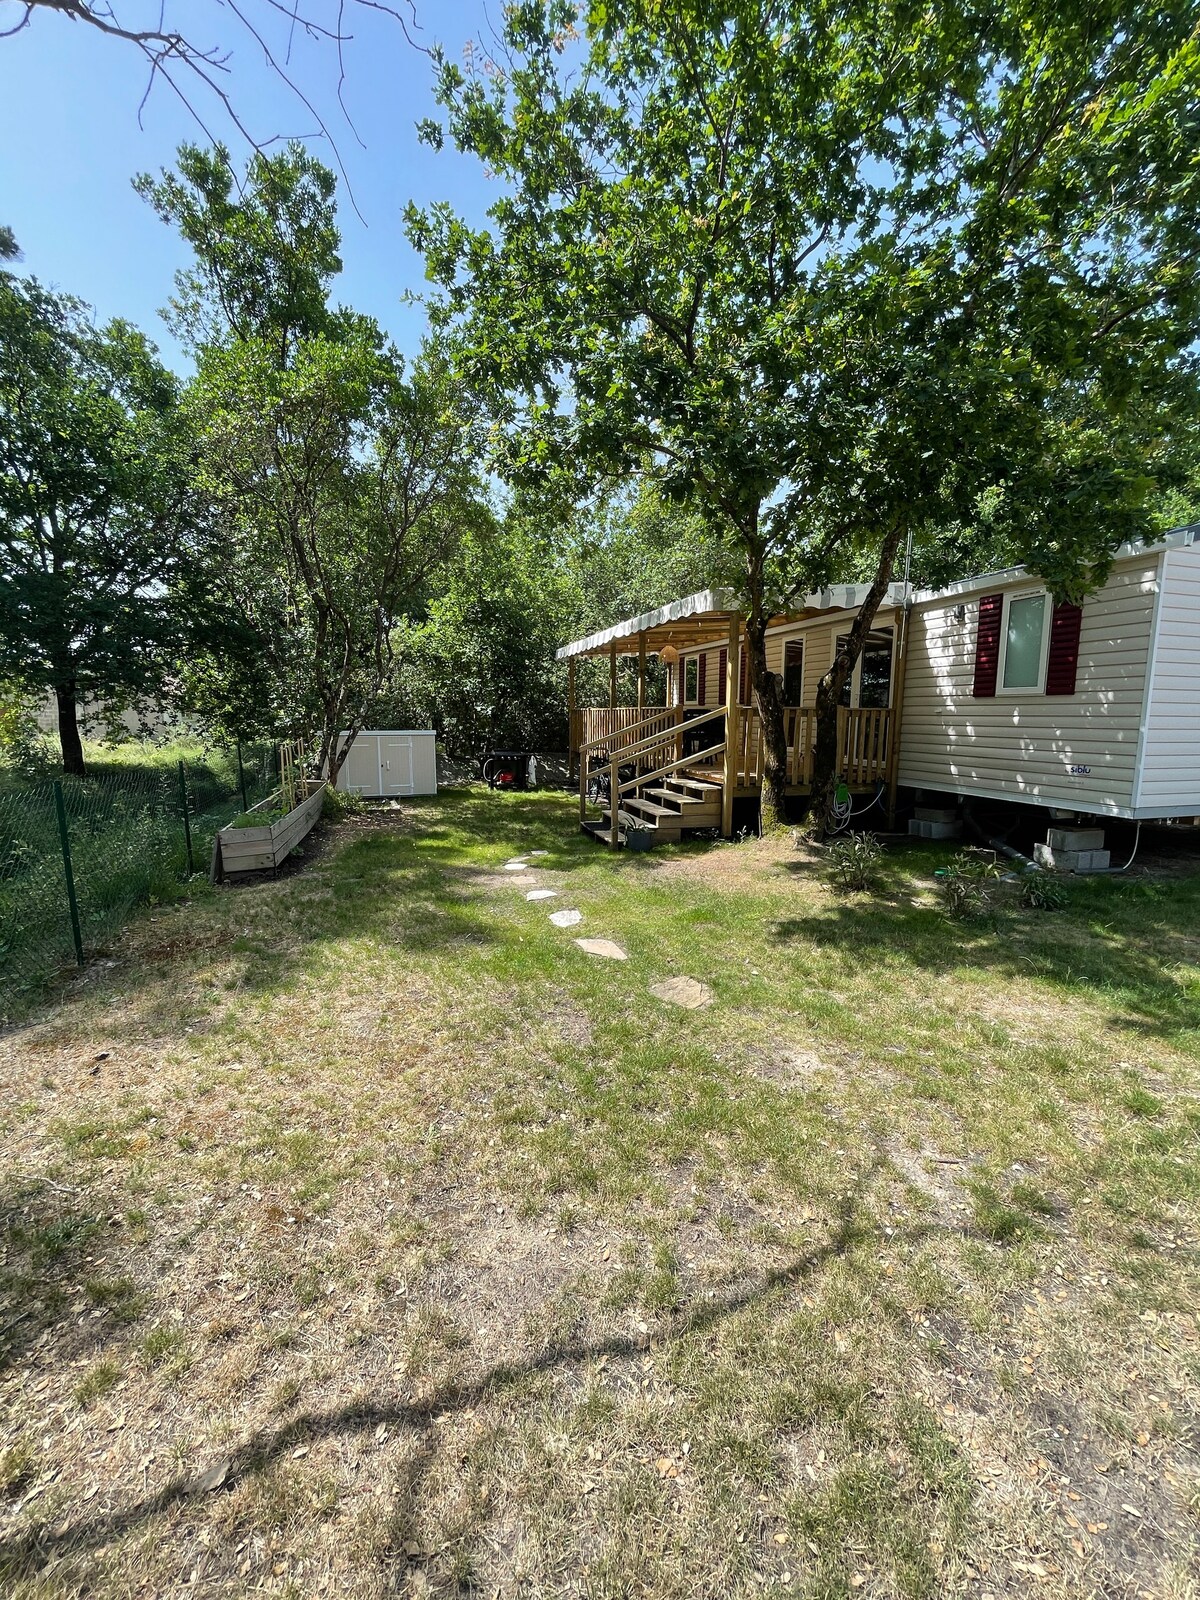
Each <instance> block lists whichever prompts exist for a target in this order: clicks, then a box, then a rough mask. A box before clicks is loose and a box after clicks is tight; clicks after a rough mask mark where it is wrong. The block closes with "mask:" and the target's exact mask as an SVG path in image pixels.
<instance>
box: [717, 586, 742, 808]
mask: <svg viewBox="0 0 1200 1600" xmlns="http://www.w3.org/2000/svg"><path fill="white" fill-rule="evenodd" d="M741 632H742V619H741V617H739V616H736V615H735V616H732V617H730V619H729V648H728V651H727V653H726V656H725V771H724V776H723V783H722V788H721V837H722V838H723V839H732V838H733V791H734V789H735V787H736V786H737V767H738V763H737V744H738V645H739V643H740V642H741Z"/></svg>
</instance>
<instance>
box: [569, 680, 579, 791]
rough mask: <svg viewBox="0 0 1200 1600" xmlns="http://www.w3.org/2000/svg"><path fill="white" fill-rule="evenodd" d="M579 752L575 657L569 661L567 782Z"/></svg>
mask: <svg viewBox="0 0 1200 1600" xmlns="http://www.w3.org/2000/svg"><path fill="white" fill-rule="evenodd" d="M578 754H579V735H578V732H577V730H576V724H575V657H574V656H571V657H570V658H569V660H568V661H567V782H568V783H569V782H570V781H571V774H572V773H573V772H574V770H575V761H576V758H577V756H578Z"/></svg>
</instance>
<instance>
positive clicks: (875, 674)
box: [834, 628, 892, 708]
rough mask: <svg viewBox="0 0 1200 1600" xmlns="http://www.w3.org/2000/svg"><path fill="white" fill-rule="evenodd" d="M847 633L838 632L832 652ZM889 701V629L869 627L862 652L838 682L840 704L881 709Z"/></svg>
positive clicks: (890, 668)
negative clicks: (851, 670) (851, 668)
mask: <svg viewBox="0 0 1200 1600" xmlns="http://www.w3.org/2000/svg"><path fill="white" fill-rule="evenodd" d="M849 637H850V636H849V634H845V633H843V634H839V635H838V638H837V641H836V643H835V645H834V651H835V653H836V652H837V651H838V650H840V649H841V648H842V646H843V645H844V644H845V642H846V640H847V639H848V638H849ZM891 700H892V630H891V629H890V628H873V629H872V630H871V632H870V633H868V635H867V637H866V639H865V640H864V641H863V648H862V654H861V655H860V656H859V658H858V660H857V662H856V663H855V666H854V671H853V672H852V673H851V674H850V676H849V678H848V679H847V680H846V682H845V683H844V684H843V685H842V700H841V703H842V705H844V706H864V707H876V708H882V707H886V706H889V705H890V704H891Z"/></svg>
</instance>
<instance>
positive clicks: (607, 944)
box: [575, 939, 629, 961]
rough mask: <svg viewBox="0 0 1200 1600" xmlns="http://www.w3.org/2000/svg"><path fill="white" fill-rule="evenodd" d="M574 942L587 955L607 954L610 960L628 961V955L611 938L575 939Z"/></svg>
mask: <svg viewBox="0 0 1200 1600" xmlns="http://www.w3.org/2000/svg"><path fill="white" fill-rule="evenodd" d="M575 943H576V944H577V945H578V946H579V948H580V949H581V950H582V951H583V952H584V954H585V955H589V956H607V957H608V959H609V960H610V961H628V960H629V957H628V956H627V955H626V954H625V952H624V950H622V949H621V946H620V945H619V944H614V943H613V942H612V940H611V939H576V941H575Z"/></svg>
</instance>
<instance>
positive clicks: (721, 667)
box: [717, 647, 729, 706]
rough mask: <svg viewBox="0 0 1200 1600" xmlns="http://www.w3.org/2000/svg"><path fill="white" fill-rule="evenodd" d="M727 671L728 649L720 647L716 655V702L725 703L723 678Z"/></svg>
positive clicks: (721, 704)
mask: <svg viewBox="0 0 1200 1600" xmlns="http://www.w3.org/2000/svg"><path fill="white" fill-rule="evenodd" d="M728 671H729V651H728V650H726V649H725V648H724V647H722V650H721V653H720V655H719V656H718V657H717V704H718V705H720V706H723V705H724V704H725V687H726V685H725V678H726V674H727V673H728Z"/></svg>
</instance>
